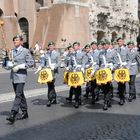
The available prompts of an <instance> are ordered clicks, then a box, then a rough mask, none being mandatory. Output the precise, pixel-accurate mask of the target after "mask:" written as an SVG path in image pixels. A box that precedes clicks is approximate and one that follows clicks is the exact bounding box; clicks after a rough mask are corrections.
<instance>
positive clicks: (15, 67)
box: [7, 35, 34, 123]
mask: <svg viewBox="0 0 140 140" xmlns="http://www.w3.org/2000/svg"><path fill="white" fill-rule="evenodd" d="M13 42H14V46H15V48H14V49H13V50H12V52H11V59H12V60H11V62H12V64H10V65H9V66H8V67H9V68H11V80H12V83H13V88H14V92H15V95H16V96H15V100H14V104H13V107H12V109H11V114H10V116H9V117H8V118H7V120H8V121H9V122H11V123H14V122H15V118H16V115H17V113H18V112H19V109H21V111H22V115H21V116H20V117H19V118H17V119H27V118H28V107H27V102H26V98H25V96H24V86H25V79H26V77H27V68H29V67H31V66H33V64H34V61H33V58H32V56H31V54H30V52H29V50H27V49H26V48H23V46H22V44H23V38H22V36H19V35H17V36H15V37H14V38H13Z"/></svg>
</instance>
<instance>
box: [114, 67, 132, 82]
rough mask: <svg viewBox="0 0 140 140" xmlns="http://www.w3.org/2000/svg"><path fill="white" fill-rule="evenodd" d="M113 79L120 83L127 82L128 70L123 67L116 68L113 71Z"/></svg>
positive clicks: (128, 79)
mask: <svg viewBox="0 0 140 140" xmlns="http://www.w3.org/2000/svg"><path fill="white" fill-rule="evenodd" d="M114 80H115V81H116V82H120V83H125V82H129V81H130V74H129V70H128V69H125V68H122V69H116V70H115V73H114Z"/></svg>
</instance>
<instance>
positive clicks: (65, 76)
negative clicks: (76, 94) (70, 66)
mask: <svg viewBox="0 0 140 140" xmlns="http://www.w3.org/2000/svg"><path fill="white" fill-rule="evenodd" d="M68 74H69V73H68V72H67V71H65V72H64V76H63V79H64V82H63V83H64V84H68Z"/></svg>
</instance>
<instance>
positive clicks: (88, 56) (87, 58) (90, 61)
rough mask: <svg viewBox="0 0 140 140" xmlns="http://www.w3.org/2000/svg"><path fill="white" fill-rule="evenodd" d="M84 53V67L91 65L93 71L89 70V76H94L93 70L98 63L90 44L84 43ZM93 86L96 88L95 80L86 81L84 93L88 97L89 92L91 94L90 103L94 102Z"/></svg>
mask: <svg viewBox="0 0 140 140" xmlns="http://www.w3.org/2000/svg"><path fill="white" fill-rule="evenodd" d="M84 48H85V55H84V68H85V70H86V69H88V68H90V67H93V71H92V72H91V75H90V76H94V74H95V71H96V70H97V69H98V63H97V61H95V60H96V59H97V58H96V59H95V58H94V56H93V52H92V51H91V45H86V46H85V47H84ZM95 88H96V80H91V81H88V82H87V84H86V95H87V97H88V95H89V92H91V95H92V104H94V103H95V97H96V94H95Z"/></svg>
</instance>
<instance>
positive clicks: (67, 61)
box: [64, 44, 74, 102]
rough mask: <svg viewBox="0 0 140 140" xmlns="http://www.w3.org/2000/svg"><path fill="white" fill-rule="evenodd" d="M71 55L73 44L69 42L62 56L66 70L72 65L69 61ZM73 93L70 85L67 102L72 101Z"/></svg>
mask: <svg viewBox="0 0 140 140" xmlns="http://www.w3.org/2000/svg"><path fill="white" fill-rule="evenodd" d="M72 57H74V49H73V46H72V45H71V44H69V46H68V53H67V55H66V56H65V57H64V62H65V65H66V70H67V71H70V70H72V67H71V66H72V65H71V64H70V63H71V61H72ZM73 94H74V87H70V90H69V97H67V98H66V100H67V101H69V102H72V96H73Z"/></svg>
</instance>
